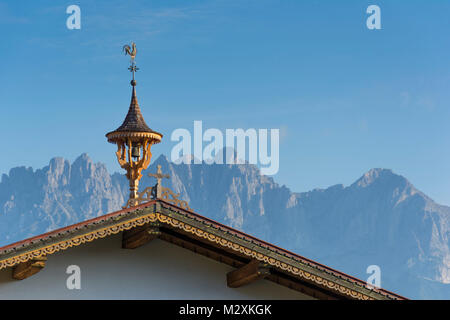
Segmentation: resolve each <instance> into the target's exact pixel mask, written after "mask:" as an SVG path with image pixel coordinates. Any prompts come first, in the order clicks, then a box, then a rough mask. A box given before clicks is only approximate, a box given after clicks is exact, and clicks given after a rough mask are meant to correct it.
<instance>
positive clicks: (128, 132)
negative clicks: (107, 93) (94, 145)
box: [106, 42, 162, 206]
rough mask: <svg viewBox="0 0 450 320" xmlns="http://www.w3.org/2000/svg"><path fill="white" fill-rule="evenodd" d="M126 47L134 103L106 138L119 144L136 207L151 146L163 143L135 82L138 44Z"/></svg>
mask: <svg viewBox="0 0 450 320" xmlns="http://www.w3.org/2000/svg"><path fill="white" fill-rule="evenodd" d="M123 50H124V51H125V54H129V55H130V57H131V66H130V68H129V69H130V71H132V72H133V80H132V81H131V85H132V86H133V90H132V94H131V103H130V108H129V110H128V114H127V116H126V117H125V120H124V121H123V123H122V125H121V126H120V127H119V128H117V129H116V130H115V131H112V132H109V133H107V134H106V137H107V139H108V142H111V143H113V144H116V145H117V152H116V156H117V161H118V162H119V164H120V166H121V167H122V168H123V169H125V170H126V171H127V173H126V177H127V179H128V180H129V182H130V199H129V201H128V204H127V205H129V204H130V203H131V205H132V206H134V205H136V204H137V203H136V202H134V199H136V198H137V197H138V187H139V180H140V179H141V178H142V170H145V169H147V168H148V166H149V164H150V160H151V157H152V153H151V146H152V145H153V144H157V143H159V142H161V139H162V134H161V133H158V132H156V131H153V130H152V129H150V128H149V127H148V126H147V124H146V123H145V120H144V117H143V116H142V114H141V109H140V107H139V103H138V101H137V96H136V81H135V79H134V73H135V72H136V71H137V70H138V68H137V67H136V65H135V63H134V59H135V57H136V53H137V50H136V44H135V43H134V42H133V43H132V44H131V47H130V46H128V45H126V46H124V47H123Z"/></svg>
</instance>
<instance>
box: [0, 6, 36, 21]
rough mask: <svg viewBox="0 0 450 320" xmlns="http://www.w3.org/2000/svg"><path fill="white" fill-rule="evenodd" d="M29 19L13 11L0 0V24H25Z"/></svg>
mask: <svg viewBox="0 0 450 320" xmlns="http://www.w3.org/2000/svg"><path fill="white" fill-rule="evenodd" d="M27 23H30V20H29V19H28V18H26V17H24V16H19V15H17V14H15V13H13V12H12V11H11V10H10V9H9V8H8V6H7V5H6V3H3V2H0V24H27Z"/></svg>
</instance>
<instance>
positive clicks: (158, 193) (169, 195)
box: [123, 165, 192, 211]
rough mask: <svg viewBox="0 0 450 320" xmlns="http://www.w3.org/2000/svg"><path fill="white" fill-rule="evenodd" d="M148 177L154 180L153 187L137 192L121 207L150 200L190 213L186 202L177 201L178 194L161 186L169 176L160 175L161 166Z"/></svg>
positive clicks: (128, 206)
mask: <svg viewBox="0 0 450 320" xmlns="http://www.w3.org/2000/svg"><path fill="white" fill-rule="evenodd" d="M148 176H149V177H153V178H156V184H155V185H154V186H153V187H147V188H145V189H144V191H142V192H138V194H137V197H136V198H134V199H130V200H128V203H127V205H126V206H125V207H123V208H124V209H126V208H130V207H133V206H136V205H138V204H141V203H144V202H148V201H150V200H155V199H161V200H164V201H166V202H169V203H172V204H174V205H176V206H178V207H180V208H183V209H186V210H189V211H192V209H191V208H190V207H189V203H188V202H187V201H184V200H180V199H179V197H180V194H179V193H175V192H173V191H172V190H170V189H169V188H166V187H163V186H162V183H161V180H162V179H163V178H167V179H169V178H170V175H168V174H163V173H162V170H161V165H158V170H157V171H156V173H149V174H148Z"/></svg>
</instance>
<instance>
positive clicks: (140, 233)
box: [122, 225, 161, 249]
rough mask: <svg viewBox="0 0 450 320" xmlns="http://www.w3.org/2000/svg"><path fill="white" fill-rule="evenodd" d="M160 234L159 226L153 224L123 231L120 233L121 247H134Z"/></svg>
mask: <svg viewBox="0 0 450 320" xmlns="http://www.w3.org/2000/svg"><path fill="white" fill-rule="evenodd" d="M160 234H161V232H160V231H159V227H158V226H155V225H147V226H142V227H138V228H134V229H131V230H127V231H124V232H123V233H122V248H123V249H136V248H138V247H140V246H143V245H144V244H146V243H148V242H150V241H152V240H154V239H156V238H158V237H159V235H160Z"/></svg>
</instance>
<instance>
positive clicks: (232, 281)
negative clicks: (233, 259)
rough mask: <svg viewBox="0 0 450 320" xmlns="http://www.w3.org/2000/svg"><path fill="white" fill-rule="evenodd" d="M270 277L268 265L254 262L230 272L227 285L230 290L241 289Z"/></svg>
mask: <svg viewBox="0 0 450 320" xmlns="http://www.w3.org/2000/svg"><path fill="white" fill-rule="evenodd" d="M269 275H270V268H269V267H268V265H267V264H264V263H261V262H259V261H257V260H252V261H251V262H250V263H248V264H246V265H244V266H242V267H240V268H239V269H236V270H234V271H231V272H229V273H228V274H227V285H228V287H230V288H239V287H242V286H245V285H247V284H249V283H252V282H254V281H256V280H259V279H263V278H265V277H267V276H269Z"/></svg>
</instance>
